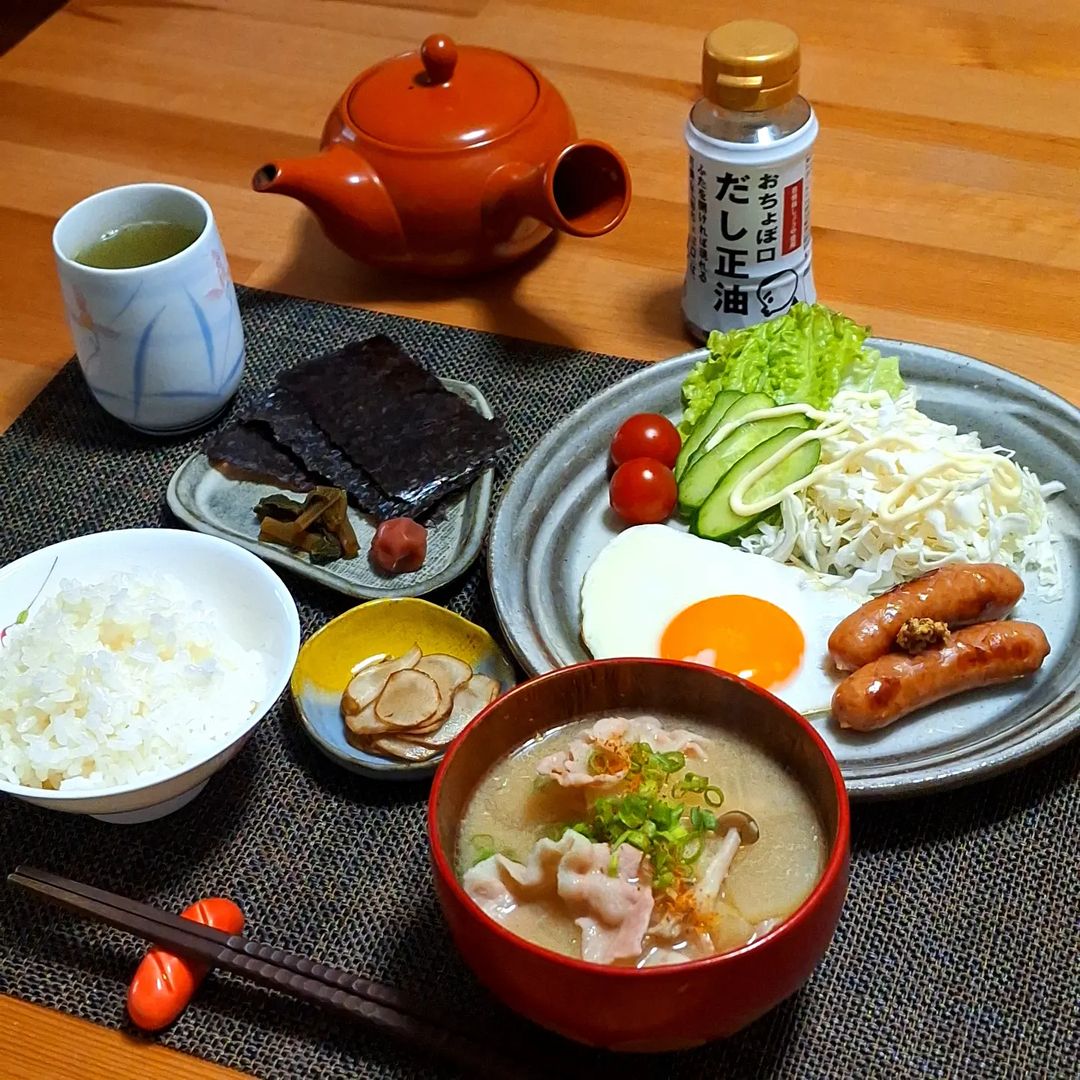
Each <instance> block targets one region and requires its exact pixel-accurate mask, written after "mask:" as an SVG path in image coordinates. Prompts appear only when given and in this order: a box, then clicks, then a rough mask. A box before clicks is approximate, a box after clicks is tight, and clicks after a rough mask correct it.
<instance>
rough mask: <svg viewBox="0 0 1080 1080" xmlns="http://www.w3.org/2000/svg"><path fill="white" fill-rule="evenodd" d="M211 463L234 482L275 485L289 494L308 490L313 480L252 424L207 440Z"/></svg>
mask: <svg viewBox="0 0 1080 1080" xmlns="http://www.w3.org/2000/svg"><path fill="white" fill-rule="evenodd" d="M204 449H205V453H206V456H207V457H208V458H209V459H210V462H211V464H213V465H214V466H215V467H216V468H219V469H220V468H221V467H222V466H223V465H224V466H225V468H224V469H223V470H222V471H224V472H226V475H230V474H231V475H232V476H233V477H234V479H245V480H255V481H258V482H260V483H265V484H278V485H279V486H280V487H283V488H289V489H290V490H291V491H311V489H312V488H313V487H315V483H314V481H313V480H312V479H311V477H310V476H308V474H307V472H306V470H305V469H304V466H303V463H302V462H300V461H299V460H297V459H296V458H295V457H293V455H292V454H290V453H289V452H288V451H287V450H285V449H283V448H282V447H280V446H278V445H277V444H276V443H274V441H273V440H272V439H271V438H270V436H269V435H268V434H266V433H265V432H263V431H261V430H259V429H258V428H257V427H255V426H254V425H252V424H248V423H240V424H238V425H236V426H234V427H228V428H225V429H224V430H222V431H218V432H215V433H214V434H213V435H211V436H210V438H209V439H208V440H207V443H206V446H205V448H204Z"/></svg>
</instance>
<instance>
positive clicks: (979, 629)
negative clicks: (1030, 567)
mask: <svg viewBox="0 0 1080 1080" xmlns="http://www.w3.org/2000/svg"><path fill="white" fill-rule="evenodd" d="M1049 652H1050V645H1049V643H1048V642H1047V640H1046V635H1045V634H1044V633H1043V632H1042V629H1041V628H1040V627H1038V626H1036V625H1035V624H1034V623H1029V622H1015V621H1012V620H1009V621H1007V622H989V623H979V624H978V625H977V626H969V627H966V628H965V629H963V630H958V631H957V632H956V633H955V634H953V635H952V640H951V641H950V642H949V643H948V644H947V645H944V646H943V647H942V648H940V649H932V650H929V651H927V652H922V653H919V654H918V655H917V656H906V655H904V654H903V653H890V654H888V655H887V656H882V657H879V658H878V659H877V660H873V661H871V662H870V663H869V664H865V665H864V666H863V667H861V668H859V670H858V671H856V672H854V673H853V674H851V675H849V676H848V677H847V678H846V679H845V680H844V681H843V682H842V683H841V684H840V685H839V686H838V687H837V688H836V692H835V693H834V694H833V700H832V713H833V716H834V717H835V718H836V721H837V722H838V723H839V724H840V726H841V727H843V728H854V729H855V730H856V731H873V730H875V729H876V728H882V727H885V726H886V725H888V724H891V723H892V722H893V721H894V720H899V719H900V717H901V716H906V715H907V714H908V713H910V712H914V711H915V710H916V709H921V708H922V707H923V706H924V705H930V704H932V703H933V702H935V701H941V699H942V698H947V697H951V696H952V695H953V694H960V693H962V692H963V691H965V690H974V689H977V688H978V687H980V686H993V685H994V684H995V683H1003V682H1009V681H1011V680H1012V679H1019V678H1022V677H1023V676H1024V675H1031V674H1032V673H1033V672H1035V671H1038V669H1039V668H1040V667H1041V666H1042V662H1043V661H1044V660H1045V659H1046V657H1047V655H1048V654H1049Z"/></svg>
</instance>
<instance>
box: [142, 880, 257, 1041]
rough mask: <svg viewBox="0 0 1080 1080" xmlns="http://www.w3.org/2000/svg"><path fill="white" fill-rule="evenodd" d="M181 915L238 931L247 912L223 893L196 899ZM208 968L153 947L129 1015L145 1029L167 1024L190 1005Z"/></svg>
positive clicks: (146, 956)
mask: <svg viewBox="0 0 1080 1080" xmlns="http://www.w3.org/2000/svg"><path fill="white" fill-rule="evenodd" d="M181 918H184V919H190V920H191V921H192V922H197V923H202V924H203V926H212V927H213V928H214V929H215V930H221V931H223V932H224V933H226V934H239V933H240V932H241V931H242V930H243V929H244V913H243V912H242V911H241V910H240V909H239V908H238V907H237V906H236V905H235V904H234V903H233V902H232V901H231V900H226V899H225V898H224V897H222V896H212V897H209V898H207V899H205V900H197V901H196V902H195V903H194V904H192V905H191V907H189V908H186V909H185V910H184V911H183V912H181ZM208 970H209V969H208V966H207V965H206V964H204V963H203V962H202V961H200V960H185V959H183V958H182V957H180V956H176V955H174V954H173V953H170V952H166V951H165V950H164V949H160V948H158V947H157V946H156V945H155V946H153V948H151V949H150V951H149V952H148V953H147V954H146V955H145V956H144V957H143V959H142V963H140V964H139V966H138V968H137V969H136V970H135V976H134V978H132V980H131V985H130V986H129V987H128V993H127V1010H128V1015H129V1016H130V1017H131V1019H132V1021H133V1022H134V1024H135V1025H136V1026H137V1027H140V1028H142V1029H143V1030H144V1031H160V1030H161V1028H163V1027H168V1026H169V1024H171V1023H172V1022H173V1021H174V1020H175V1019H176V1018H177V1017H178V1016H179V1015H180V1014H181V1013H182V1012H183V1011H184V1009H185V1008H186V1007H187V1003H188V1002H189V1001H190V1000H191V999H192V997H193V996H194V995H195V991H196V990H198V988H199V984H200V983H201V982H202V981H203V979H204V978H205V977H206V973H207V971H208Z"/></svg>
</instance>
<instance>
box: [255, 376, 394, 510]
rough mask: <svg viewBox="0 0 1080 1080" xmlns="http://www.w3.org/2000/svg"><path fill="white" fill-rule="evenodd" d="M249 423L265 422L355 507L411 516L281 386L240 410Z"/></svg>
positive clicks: (294, 452)
mask: <svg viewBox="0 0 1080 1080" xmlns="http://www.w3.org/2000/svg"><path fill="white" fill-rule="evenodd" d="M244 419H245V420H246V421H247V422H249V423H257V424H260V425H265V426H266V428H268V429H269V431H270V433H271V434H272V435H273V437H274V441H275V442H277V443H279V444H280V445H282V446H284V447H286V448H287V449H288V450H290V451H291V452H292V453H293V454H294V455H295V456H296V457H297V458H298V459H299V460H301V461H302V462H303V463H304V464H305V465H306V466H307V468H308V470H309V471H310V472H312V473H314V474H316V475H317V476H319V477H320V478H322V479H323V480H324V481H326V483H328V484H330V485H332V486H333V487H338V488H342V489H343V490H344V491H345V493H346V494H347V495H348V496H349V497H350V499H351V500H352V501H353V503H354V504H355V505H356V506H357V508H358V509H360V510H363V511H364V512H366V513H369V514H374V515H375V516H376V517H377V518H378V519H379V520H380V521H385V520H386V519H387V518H392V517H402V516H415V508H414V507H413V505H412V504H411V503H409V502H406V501H405V500H402V499H392V498H390V497H389V496H388V495H387V494H386V493H385V492H384V491H383V490H382V489H381V488H380V487H379V485H378V484H376V483H375V481H374V480H372V478H371V477H370V476H368V474H367V473H366V472H365V471H364V470H363V469H361V468H360V467H359V466H357V465H354V464H353V463H352V462H351V461H350V460H349V459H348V458H347V457H346V456H345V454H344V453H342V451H341V450H339V449H338V448H337V447H336V446H335V445H334V444H333V443H332V442H331V441H330V440H329V439H328V438H327V436H326V433H325V432H324V431H323V430H322V428H320V427H319V426H318V424H316V423H315V421H314V420H312V418H311V417H310V416H309V415H308V413H307V410H306V409H305V408H304V405H303V403H302V402H301V401H299V400H298V399H297V398H296V397H294V396H293V395H292V394H290V393H289V391H288V390H286V389H284V388H283V387H280V386H278V387H275V388H274V389H273V390H270V391H269V392H268V393H266V394H263V395H262V397H260V398H259V399H258V400H256V401H255V402H254V403H253V404H252V405H251V406H249V407H248V408H247V409H245V410H244Z"/></svg>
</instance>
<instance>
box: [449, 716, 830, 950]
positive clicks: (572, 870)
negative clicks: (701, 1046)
mask: <svg viewBox="0 0 1080 1080" xmlns="http://www.w3.org/2000/svg"><path fill="white" fill-rule="evenodd" d="M699 727H702V726H701V725H699ZM706 732H707V733H706ZM827 854H828V853H827V850H826V843H825V839H824V835H823V829H822V826H821V823H820V821H819V820H818V816H817V814H816V812H815V810H814V807H813V805H812V804H811V802H810V799H809V797H808V795H807V794H806V792H805V791H804V790H803V788H802V787H801V786H800V785H799V783H798V782H797V781H796V780H795V779H794V778H793V777H791V776H790V775H789V774H788V773H787V772H786V771H785V769H784V768H783V766H782V765H780V764H779V763H778V762H777V761H775V760H773V759H772V758H771V757H769V756H768V755H767V754H766V753H765V752H764V751H762V750H760V749H759V748H757V747H756V746H754V745H752V744H751V743H750V742H748V741H746V740H744V739H742V738H740V737H739V736H737V735H734V734H731V733H729V732H725V731H723V730H720V729H719V728H705V729H703V730H696V731H688V730H686V729H684V728H682V727H680V726H679V725H677V724H675V723H672V722H668V721H661V720H657V719H654V718H653V717H646V716H639V717H635V718H633V719H626V718H622V717H607V718H603V719H600V720H585V721H580V722H576V723H573V724H569V725H567V726H566V727H562V728H558V729H556V730H554V731H551V732H548V733H547V734H546V735H544V736H543V737H542V738H540V739H537V740H535V741H533V742H530V743H528V744H526V745H525V746H524V747H522V748H521V749H519V750H518V751H516V752H515V753H514V754H512V755H511V756H510V757H508V758H506V759H504V760H502V761H500V762H498V763H497V764H496V765H495V767H494V768H492V769H491V770H490V771H489V772H488V774H487V775H486V776H485V777H484V779H483V780H482V781H481V782H480V784H479V785H478V786H477V789H476V791H475V792H474V793H473V796H472V799H471V800H470V802H469V805H468V807H467V809H466V812H465V815H464V818H463V820H462V826H461V832H460V834H459V838H458V850H457V869H458V873H459V875H460V876H461V880H462V884H463V886H464V888H465V891H466V892H467V893H468V894H469V896H470V897H471V898H472V899H473V901H475V903H476V904H477V905H478V906H479V907H480V908H482V909H483V910H484V911H485V912H487V914H488V915H490V916H491V917H492V918H493V919H495V920H496V921H497V922H500V923H502V924H503V925H504V926H505V927H506V928H507V929H509V930H511V931H512V932H513V933H515V934H518V935H519V936H520V937H523V938H526V939H528V940H529V941H532V942H535V943H536V944H537V945H541V946H543V947H545V948H548V949H552V950H554V951H555V952H560V953H565V954H566V955H567V956H572V957H575V958H580V959H584V960H587V961H591V962H593V963H597V964H617V965H620V966H634V967H651V966H653V965H657V964H677V963H683V962H685V961H688V960H697V959H700V958H702V957H706V956H712V955H714V954H716V953H721V952H727V951H728V950H730V949H735V948H738V947H739V946H741V945H745V944H747V943H749V942H751V941H755V940H756V939H758V938H759V937H762V936H763V935H765V934H767V933H768V932H769V931H770V930H771V929H772V928H773V927H774V926H776V925H777V924H778V923H779V922H781V921H782V920H783V919H785V918H787V917H788V916H789V915H791V914H792V913H793V912H794V911H795V910H796V909H797V908H798V907H799V906H800V904H802V903H803V901H804V900H805V899H806V898H807V897H808V896H809V895H810V893H811V891H812V890H813V888H814V885H815V884H816V883H817V880H818V878H819V877H820V876H821V873H822V871H823V870H824V867H825V861H826V858H827Z"/></svg>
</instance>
